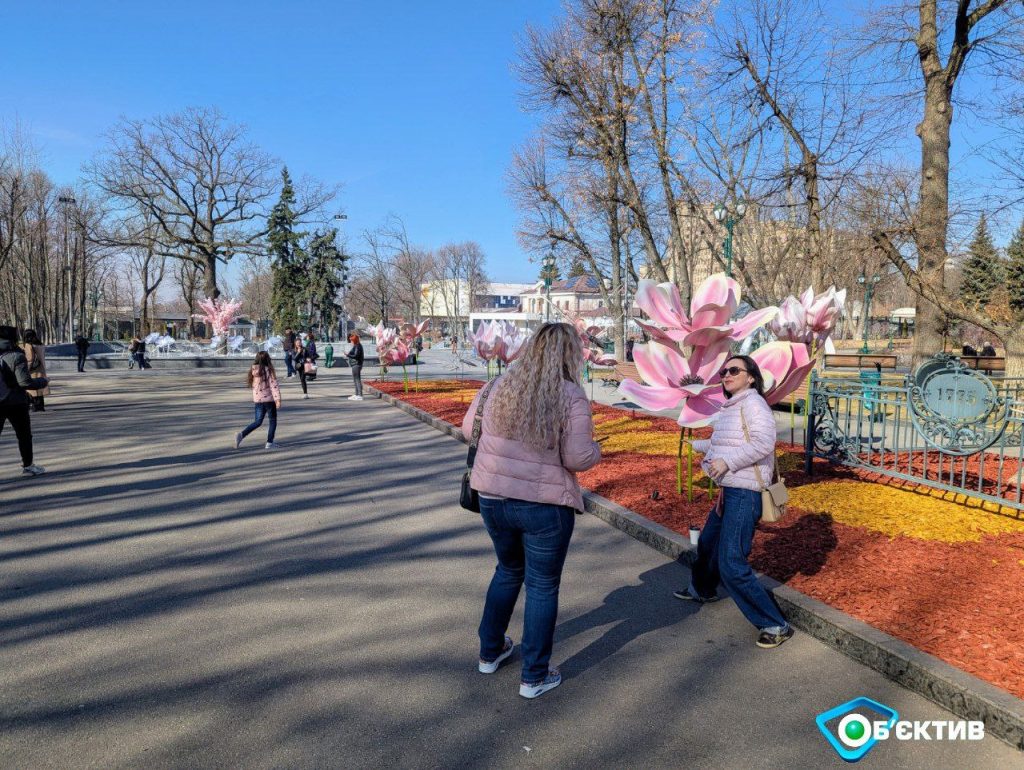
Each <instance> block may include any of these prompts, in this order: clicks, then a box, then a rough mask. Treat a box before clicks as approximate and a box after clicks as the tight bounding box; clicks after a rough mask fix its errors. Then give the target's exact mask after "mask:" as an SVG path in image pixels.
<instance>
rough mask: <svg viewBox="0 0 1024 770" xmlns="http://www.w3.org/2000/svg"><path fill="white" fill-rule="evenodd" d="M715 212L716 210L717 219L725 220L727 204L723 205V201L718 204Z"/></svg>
mask: <svg viewBox="0 0 1024 770" xmlns="http://www.w3.org/2000/svg"><path fill="white" fill-rule="evenodd" d="M714 212H715V219H717V220H718V221H719V222H724V221H725V206H723V205H722V204H721V203H719V204H716V205H715V209H714Z"/></svg>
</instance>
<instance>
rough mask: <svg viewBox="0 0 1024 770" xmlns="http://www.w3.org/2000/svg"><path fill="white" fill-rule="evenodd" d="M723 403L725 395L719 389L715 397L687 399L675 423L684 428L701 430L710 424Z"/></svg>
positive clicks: (710, 395)
mask: <svg viewBox="0 0 1024 770" xmlns="http://www.w3.org/2000/svg"><path fill="white" fill-rule="evenodd" d="M723 403H725V394H724V393H722V391H721V389H719V390H718V396H717V397H716V396H715V395H714V394H710V393H709V394H708V395H707V396H696V397H694V398H688V399H686V402H685V403H684V404H683V408H682V409H681V410H680V412H679V419H678V420H677V422H678V423H679V424H680V425H682V426H683V427H684V428H703V427H704V426H705V425H708V424H710V423H711V420H712V419H713V418H714V416H715V415H716V414H718V411H719V410H720V409H721V408H722V404H723Z"/></svg>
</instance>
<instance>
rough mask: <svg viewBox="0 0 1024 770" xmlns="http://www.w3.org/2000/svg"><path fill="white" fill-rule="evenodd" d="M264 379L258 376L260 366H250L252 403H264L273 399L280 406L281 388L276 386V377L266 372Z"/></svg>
mask: <svg viewBox="0 0 1024 770" xmlns="http://www.w3.org/2000/svg"><path fill="white" fill-rule="evenodd" d="M267 375H268V376H267V377H266V379H264V378H263V377H261V376H260V367H258V366H254V367H253V368H252V402H253V403H254V404H265V403H267V402H268V401H273V402H274V403H275V404H277V405H278V406H281V389H280V388H279V387H278V386H277V377H275V376H274V375H272V374H270V372H267Z"/></svg>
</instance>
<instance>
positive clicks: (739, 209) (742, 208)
mask: <svg viewBox="0 0 1024 770" xmlns="http://www.w3.org/2000/svg"><path fill="white" fill-rule="evenodd" d="M746 213H747V202H746V201H745V200H743V199H742V198H740V199H739V200H738V201H736V218H737V219H743V215H744V214H746Z"/></svg>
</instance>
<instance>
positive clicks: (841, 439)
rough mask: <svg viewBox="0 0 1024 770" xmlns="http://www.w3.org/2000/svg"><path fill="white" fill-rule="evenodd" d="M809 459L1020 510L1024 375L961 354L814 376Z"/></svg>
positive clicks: (1023, 490) (1023, 469) (1023, 462)
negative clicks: (885, 369)
mask: <svg viewBox="0 0 1024 770" xmlns="http://www.w3.org/2000/svg"><path fill="white" fill-rule="evenodd" d="M808 401H809V407H810V408H809V414H808V424H807V431H806V434H805V441H806V452H807V461H806V464H805V467H806V469H807V471H808V472H810V471H811V469H812V463H811V460H812V458H813V457H821V458H825V459H827V460H829V461H831V462H834V463H840V464H843V465H850V466H854V467H860V468H865V469H868V470H870V471H872V472H874V473H879V474H883V475H887V476H891V477H894V478H900V479H904V480H908V481H912V482H915V483H918V484H922V485H926V486H930V487H934V488H936V489H942V490H947V491H953V492H957V493H960V494H964V495H967V496H970V497H975V498H980V499H983V500H989V501H992V502H996V503H998V504H1000V505H1005V506H1009V507H1012V508H1017V509H1020V510H1024V500H1022V498H1024V379H1015V378H1001V379H998V380H995V381H993V380H991V379H990V378H988V377H987V376H985V375H984V374H982V373H981V372H978V371H976V370H973V369H970V368H968V367H967V366H965V365H964V364H963V363H961V361H960V360H959V359H958V358H956V357H955V356H947V355H941V356H935V357H934V358H932V359H929V360H928V361H926V362H925V363H923V364H922V365H921V366H920V367H918V369H917V370H916V371H915V372H913V373H912V374H908V375H904V376H902V377H886V378H883V377H881V376H880V375H879V374H878V373H876V372H874V371H866V372H859V373H857V374H855V375H853V376H843V375H826V376H820V375H818V374H817V373H815V374H813V375H812V378H811V387H810V395H809V399H808Z"/></svg>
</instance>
